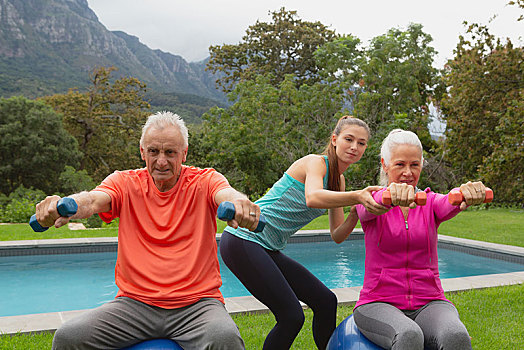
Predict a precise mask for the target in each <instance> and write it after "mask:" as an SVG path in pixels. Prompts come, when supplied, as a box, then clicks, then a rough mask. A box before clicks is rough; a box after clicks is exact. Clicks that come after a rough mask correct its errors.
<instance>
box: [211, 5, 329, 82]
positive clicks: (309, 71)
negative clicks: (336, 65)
mask: <svg viewBox="0 0 524 350" xmlns="http://www.w3.org/2000/svg"><path fill="white" fill-rule="evenodd" d="M269 14H270V15H271V22H269V23H267V22H260V21H257V22H256V23H255V24H254V25H251V26H249V27H248V29H247V30H246V35H244V37H242V41H241V42H240V43H238V44H236V45H229V44H224V45H221V46H220V45H217V46H211V47H210V48H209V52H210V55H211V57H210V59H209V61H208V63H207V69H209V70H211V71H212V72H213V73H219V74H218V76H219V78H218V79H217V84H218V86H220V87H221V88H222V89H223V91H225V92H231V91H232V90H233V89H234V87H235V84H237V83H239V82H241V81H245V80H254V79H256V77H257V76H258V75H266V74H270V75H271V76H270V83H271V84H272V85H273V86H278V85H279V84H280V83H281V82H282V81H283V80H284V79H285V76H286V75H287V74H293V75H294V77H295V83H296V85H297V86H300V85H302V84H309V85H311V84H314V83H315V82H318V81H320V76H319V74H318V67H317V66H316V64H315V57H314V53H315V51H316V50H317V49H318V48H319V47H321V46H322V45H324V44H325V43H327V42H329V41H331V40H332V39H334V38H335V37H337V34H336V33H335V31H333V30H331V29H329V28H328V27H327V26H325V25H324V24H322V23H320V22H318V21H317V22H308V21H303V20H301V19H300V18H298V16H297V12H296V11H288V10H286V9H285V8H284V7H282V8H281V9H280V10H278V11H273V12H271V11H270V13H269Z"/></svg>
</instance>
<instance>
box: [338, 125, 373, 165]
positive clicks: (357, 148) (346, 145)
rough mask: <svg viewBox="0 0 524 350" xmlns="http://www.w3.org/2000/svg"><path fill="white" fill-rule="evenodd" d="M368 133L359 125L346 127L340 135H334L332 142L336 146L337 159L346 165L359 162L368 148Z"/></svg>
mask: <svg viewBox="0 0 524 350" xmlns="http://www.w3.org/2000/svg"><path fill="white" fill-rule="evenodd" d="M368 138H369V135H368V132H367V130H366V129H364V128H363V127H361V126H358V125H346V126H344V127H343V128H342V130H341V131H340V134H338V135H335V134H333V135H332V138H331V142H332V143H333V146H335V150H336V152H337V157H338V159H339V161H340V162H342V163H344V164H348V165H349V164H353V163H355V162H358V161H359V160H360V158H362V155H363V154H364V151H365V150H366V147H367V146H368Z"/></svg>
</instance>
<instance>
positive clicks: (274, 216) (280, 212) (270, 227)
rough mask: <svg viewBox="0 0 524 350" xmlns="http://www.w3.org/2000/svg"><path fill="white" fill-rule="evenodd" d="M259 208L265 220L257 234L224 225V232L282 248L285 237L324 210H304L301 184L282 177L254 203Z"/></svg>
mask: <svg viewBox="0 0 524 350" xmlns="http://www.w3.org/2000/svg"><path fill="white" fill-rule="evenodd" d="M324 159H325V161H326V175H325V176H324V179H323V180H324V189H326V188H327V184H328V175H329V164H328V158H327V156H324ZM255 203H256V204H258V206H259V207H260V211H261V213H262V215H264V216H265V217H266V226H265V227H264V230H263V231H262V232H259V233H254V232H251V231H249V230H247V229H245V228H240V227H239V228H238V229H234V228H232V227H230V226H226V229H225V230H224V231H227V232H229V233H230V234H232V235H235V236H237V237H239V238H242V239H245V240H248V241H252V242H255V243H258V244H260V245H261V246H262V247H264V248H266V249H269V250H281V249H283V248H284V247H285V246H286V244H287V241H288V240H289V237H291V235H293V234H294V233H295V232H297V231H298V230H300V229H301V228H302V227H304V226H305V225H307V224H308V223H309V222H311V221H312V220H313V219H315V218H317V217H319V216H320V215H322V214H324V213H325V212H326V209H316V208H308V206H307V205H306V195H305V185H304V184H303V183H301V182H300V181H297V180H295V179H294V178H293V177H291V176H290V175H288V174H287V173H284V175H283V176H282V177H281V178H280V179H279V180H278V181H277V182H275V184H274V185H273V187H271V189H270V190H269V191H268V192H267V193H266V194H265V195H264V196H263V197H262V198H260V199H259V200H257V201H256V202H255Z"/></svg>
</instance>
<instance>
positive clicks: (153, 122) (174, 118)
mask: <svg viewBox="0 0 524 350" xmlns="http://www.w3.org/2000/svg"><path fill="white" fill-rule="evenodd" d="M167 126H176V127H177V128H178V130H180V133H181V134H182V138H183V139H184V146H185V147H187V146H188V138H189V133H188V131H187V127H186V123H184V120H183V119H182V118H180V116H179V115H178V114H175V113H172V112H167V111H162V112H157V113H155V114H152V115H150V116H149V117H148V118H147V121H146V123H145V124H144V126H143V127H142V136H141V137H140V146H144V145H143V143H144V135H145V134H146V133H147V132H148V131H149V129H151V128H155V129H163V128H165V127H167Z"/></svg>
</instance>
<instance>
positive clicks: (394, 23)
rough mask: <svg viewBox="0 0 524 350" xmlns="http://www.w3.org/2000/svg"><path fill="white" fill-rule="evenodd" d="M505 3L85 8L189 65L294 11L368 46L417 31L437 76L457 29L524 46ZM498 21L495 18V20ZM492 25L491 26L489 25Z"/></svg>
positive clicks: (117, 0) (193, 3)
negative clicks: (484, 31)
mask: <svg viewBox="0 0 524 350" xmlns="http://www.w3.org/2000/svg"><path fill="white" fill-rule="evenodd" d="M508 1H509V0H397V1H392V0H358V1H354V0H337V1H334V0H296V1H277V0H262V1H249V0H221V1H216V0H215V1H213V0H184V1H181V0H87V2H88V4H89V7H90V8H91V9H92V10H93V11H94V12H95V14H96V15H97V17H98V19H99V20H100V22H101V23H102V24H103V25H104V26H105V27H106V28H107V29H109V30H121V31H124V32H126V33H127V34H130V35H134V36H136V37H138V38H139V39H140V41H141V42H142V43H143V44H145V45H147V46H148V47H150V48H151V49H160V50H162V51H165V52H169V53H172V54H175V55H179V56H182V57H183V58H184V59H186V60H187V61H188V62H195V61H200V60H203V59H205V58H206V57H208V56H209V50H208V49H209V46H211V45H223V44H237V43H239V42H240V41H241V40H242V36H244V35H245V32H246V29H247V28H248V27H249V26H250V25H253V24H254V23H256V21H257V20H259V21H261V22H269V21H270V19H271V18H270V16H269V12H270V11H277V10H278V9H280V8H281V7H285V8H286V9H287V10H296V11H297V14H298V17H299V18H301V19H302V20H304V21H311V22H314V21H320V22H321V23H323V24H324V25H327V26H329V27H330V28H331V29H333V30H335V31H336V32H337V33H338V34H352V35H354V36H356V37H358V38H359V39H360V40H361V41H362V42H363V44H364V46H367V43H368V41H369V40H370V39H372V38H374V37H376V36H378V35H382V34H385V33H386V32H387V31H388V29H391V28H401V29H406V28H407V26H408V25H409V24H410V23H420V24H422V25H423V30H424V32H426V33H428V34H430V35H431V36H432V37H433V43H432V46H433V47H434V48H435V49H436V50H437V51H438V55H437V56H436V57H435V62H434V66H435V67H437V68H442V67H443V65H444V64H445V63H446V61H447V59H450V58H452V57H453V50H454V49H455V48H456V45H457V43H458V37H459V35H460V34H464V33H465V27H464V25H463V24H462V23H463V22H464V21H465V20H466V21H468V22H469V23H480V24H484V25H487V26H488V27H489V28H490V30H491V32H492V33H493V34H494V35H496V36H497V37H501V38H506V37H509V38H510V39H511V40H512V42H513V43H514V44H517V45H518V46H522V45H523V41H524V21H520V22H517V18H518V16H519V15H520V14H521V13H522V12H523V11H522V10H520V9H519V8H518V7H516V6H507V5H506V3H507V2H508ZM495 15H496V17H494V16H495ZM493 17H494V18H493Z"/></svg>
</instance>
